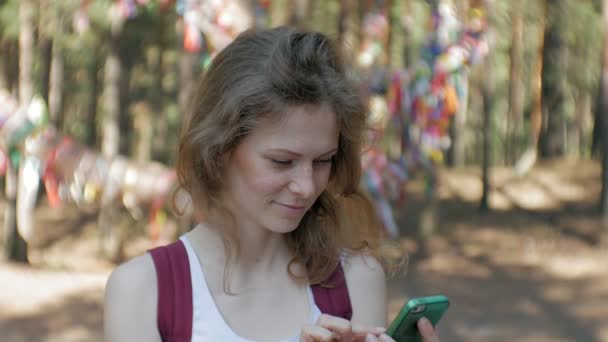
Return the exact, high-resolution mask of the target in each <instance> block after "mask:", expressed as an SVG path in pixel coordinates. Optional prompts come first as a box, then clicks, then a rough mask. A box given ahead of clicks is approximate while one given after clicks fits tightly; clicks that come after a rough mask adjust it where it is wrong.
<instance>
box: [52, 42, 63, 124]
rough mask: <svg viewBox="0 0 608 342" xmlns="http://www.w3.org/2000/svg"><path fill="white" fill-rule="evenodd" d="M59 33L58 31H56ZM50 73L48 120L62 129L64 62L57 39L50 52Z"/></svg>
mask: <svg viewBox="0 0 608 342" xmlns="http://www.w3.org/2000/svg"><path fill="white" fill-rule="evenodd" d="M56 34H58V35H60V33H56ZM51 55H52V57H51V75H50V82H49V83H50V86H49V102H48V104H49V121H50V122H51V124H53V125H54V126H55V127H57V129H59V130H63V81H64V62H63V54H62V51H61V46H60V44H59V40H58V39H56V40H55V43H54V44H53V49H52V53H51Z"/></svg>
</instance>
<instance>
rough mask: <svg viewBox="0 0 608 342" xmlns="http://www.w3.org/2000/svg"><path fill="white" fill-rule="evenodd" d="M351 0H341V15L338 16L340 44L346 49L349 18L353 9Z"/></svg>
mask: <svg viewBox="0 0 608 342" xmlns="http://www.w3.org/2000/svg"><path fill="white" fill-rule="evenodd" d="M351 7H352V6H351V0H340V13H339V14H338V43H339V44H340V46H341V47H343V48H344V45H345V44H344V43H345V42H346V32H347V30H348V17H349V12H350V11H349V10H350V8H351Z"/></svg>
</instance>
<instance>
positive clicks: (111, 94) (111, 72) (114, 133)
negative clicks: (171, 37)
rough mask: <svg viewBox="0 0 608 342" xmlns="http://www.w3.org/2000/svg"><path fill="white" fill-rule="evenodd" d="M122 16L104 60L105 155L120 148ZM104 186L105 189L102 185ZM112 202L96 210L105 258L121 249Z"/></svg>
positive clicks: (116, 255) (114, 25) (114, 257)
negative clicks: (114, 222)
mask: <svg viewBox="0 0 608 342" xmlns="http://www.w3.org/2000/svg"><path fill="white" fill-rule="evenodd" d="M122 26H123V22H122V19H119V18H116V19H114V22H112V24H111V32H110V41H109V49H108V50H109V51H108V56H107V58H106V63H105V70H104V73H105V78H104V99H103V101H104V117H103V138H102V139H103V140H102V146H101V148H102V154H103V155H104V157H106V158H108V159H113V158H115V157H116V156H117V155H118V152H119V148H120V142H121V139H120V126H119V125H120V121H119V120H120V118H121V117H122V115H121V112H120V111H121V108H122V105H121V94H120V90H121V83H122V76H123V72H124V70H123V69H124V68H123V65H122V59H121V58H120V51H119V48H120V44H119V42H120V36H121V34H122V28H123V27H122ZM104 190H107V189H104ZM114 209H115V208H114V203H113V201H112V200H111V199H107V200H102V203H101V208H100V211H99V218H98V221H97V222H98V226H99V231H100V240H99V252H100V254H101V256H102V257H104V258H106V259H108V260H118V259H119V258H120V255H121V253H122V251H121V248H122V245H121V244H120V243H117V241H120V237H119V234H120V232H119V231H118V229H116V228H117V227H114V224H113V220H112V218H113V217H114V216H115V215H114V212H115V210H114Z"/></svg>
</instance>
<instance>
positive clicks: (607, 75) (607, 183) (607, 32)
mask: <svg viewBox="0 0 608 342" xmlns="http://www.w3.org/2000/svg"><path fill="white" fill-rule="evenodd" d="M602 27H603V47H602V74H601V78H600V82H601V83H600V98H599V101H598V102H599V104H600V106H599V108H598V116H601V117H602V118H603V122H602V124H603V125H602V128H603V134H602V135H601V138H602V140H601V141H602V144H601V145H602V195H601V199H600V206H601V212H602V222H603V234H602V240H604V242H608V134H607V132H608V0H604V1H603V8H602Z"/></svg>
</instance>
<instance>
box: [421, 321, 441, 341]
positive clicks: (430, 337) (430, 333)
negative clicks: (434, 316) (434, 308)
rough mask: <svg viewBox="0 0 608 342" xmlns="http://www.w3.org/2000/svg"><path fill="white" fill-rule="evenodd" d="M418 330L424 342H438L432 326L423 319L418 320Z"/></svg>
mask: <svg viewBox="0 0 608 342" xmlns="http://www.w3.org/2000/svg"><path fill="white" fill-rule="evenodd" d="M418 330H419V331H420V335H422V339H423V340H424V342H439V337H437V333H436V332H435V329H434V328H433V325H432V324H431V322H430V321H429V320H428V319H426V318H425V317H422V318H421V319H419V320H418Z"/></svg>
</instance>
